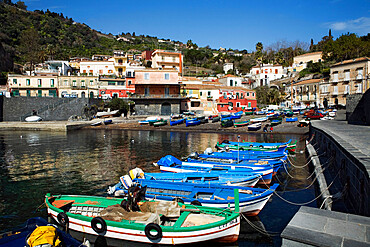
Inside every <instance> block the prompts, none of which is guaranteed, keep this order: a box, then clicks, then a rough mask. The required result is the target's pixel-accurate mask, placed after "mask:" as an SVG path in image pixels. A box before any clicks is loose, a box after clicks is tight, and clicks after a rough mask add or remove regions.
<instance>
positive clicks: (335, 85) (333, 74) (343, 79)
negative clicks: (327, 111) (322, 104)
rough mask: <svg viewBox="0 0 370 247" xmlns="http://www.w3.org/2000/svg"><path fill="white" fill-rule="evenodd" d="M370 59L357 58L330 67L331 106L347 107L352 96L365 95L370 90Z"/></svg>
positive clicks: (329, 100) (329, 99)
mask: <svg viewBox="0 0 370 247" xmlns="http://www.w3.org/2000/svg"><path fill="white" fill-rule="evenodd" d="M369 67H370V59H369V58H368V57H361V58H355V59H350V60H345V61H343V62H340V63H336V64H334V65H332V66H331V67H330V81H329V82H330V89H329V90H328V91H329V94H330V96H329V98H328V102H329V105H330V104H332V105H336V104H340V105H346V97H347V95H350V94H363V93H364V92H365V91H366V90H367V89H369V86H370V85H369Z"/></svg>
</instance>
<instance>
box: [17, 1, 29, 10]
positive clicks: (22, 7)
mask: <svg viewBox="0 0 370 247" xmlns="http://www.w3.org/2000/svg"><path fill="white" fill-rule="evenodd" d="M15 6H17V7H18V8H20V9H24V10H27V6H26V4H25V3H24V2H23V1H18V2H17V3H16V4H15Z"/></svg>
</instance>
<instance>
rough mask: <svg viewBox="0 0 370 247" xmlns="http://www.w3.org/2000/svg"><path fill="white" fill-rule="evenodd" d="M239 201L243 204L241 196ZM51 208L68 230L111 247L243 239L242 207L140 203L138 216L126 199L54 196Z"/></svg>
mask: <svg viewBox="0 0 370 247" xmlns="http://www.w3.org/2000/svg"><path fill="white" fill-rule="evenodd" d="M234 197H235V202H237V203H238V202H239V200H238V198H239V194H238V192H237V191H235V195H234ZM131 202H132V201H131ZM45 203H46V206H47V211H48V215H49V216H51V217H52V218H53V219H54V220H55V221H56V222H57V223H58V224H60V225H61V226H62V227H66V228H68V229H69V230H72V231H74V232H77V233H79V234H80V235H81V234H83V236H84V237H87V238H88V239H89V241H90V240H91V241H92V242H93V243H94V241H95V240H96V239H97V237H104V238H105V240H106V241H107V243H108V245H109V246H123V242H122V241H134V242H137V243H149V244H166V245H175V244H196V243H200V242H205V241H216V242H222V243H232V242H235V241H237V239H238V236H239V229H240V215H239V213H238V212H239V204H237V205H238V206H237V207H235V211H231V210H229V209H219V208H213V207H204V206H195V205H189V204H182V203H180V202H176V201H172V202H154V201H140V202H138V203H136V204H135V205H136V207H137V208H139V211H135V212H133V211H127V203H128V200H126V199H119V198H111V197H96V196H79V195H57V196H52V195H50V194H47V195H46V198H45ZM125 208H126V209H125Z"/></svg>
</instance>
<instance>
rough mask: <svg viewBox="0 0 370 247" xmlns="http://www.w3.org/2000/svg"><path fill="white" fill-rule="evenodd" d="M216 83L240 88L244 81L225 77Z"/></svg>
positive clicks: (238, 78)
mask: <svg viewBox="0 0 370 247" xmlns="http://www.w3.org/2000/svg"><path fill="white" fill-rule="evenodd" d="M218 81H219V82H220V83H222V84H223V85H225V86H228V87H241V86H242V82H243V81H244V79H243V78H242V77H239V76H235V75H225V76H224V77H222V78H220V79H218Z"/></svg>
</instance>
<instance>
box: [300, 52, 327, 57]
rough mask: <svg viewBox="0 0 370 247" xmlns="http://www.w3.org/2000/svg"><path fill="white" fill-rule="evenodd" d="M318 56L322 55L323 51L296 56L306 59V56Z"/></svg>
mask: <svg viewBox="0 0 370 247" xmlns="http://www.w3.org/2000/svg"><path fill="white" fill-rule="evenodd" d="M316 54H322V51H316V52H310V53H305V54H302V55H298V56H295V57H306V56H311V55H316Z"/></svg>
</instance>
